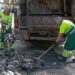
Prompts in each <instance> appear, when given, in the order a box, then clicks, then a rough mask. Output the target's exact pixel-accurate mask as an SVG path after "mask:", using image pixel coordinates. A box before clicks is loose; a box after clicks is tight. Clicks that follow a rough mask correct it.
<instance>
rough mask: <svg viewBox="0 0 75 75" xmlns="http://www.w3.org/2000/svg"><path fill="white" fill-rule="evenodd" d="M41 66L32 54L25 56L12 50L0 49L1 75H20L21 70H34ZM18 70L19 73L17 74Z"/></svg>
mask: <svg viewBox="0 0 75 75" xmlns="http://www.w3.org/2000/svg"><path fill="white" fill-rule="evenodd" d="M35 68H40V64H37V63H36V62H35V61H34V60H33V59H32V58H31V57H30V56H24V55H22V54H19V53H18V52H16V54H14V53H12V51H10V52H9V51H7V52H6V51H4V50H1V51H0V75H19V74H20V73H18V72H19V71H21V70H26V71H27V70H32V69H35ZM16 71H17V74H16Z"/></svg>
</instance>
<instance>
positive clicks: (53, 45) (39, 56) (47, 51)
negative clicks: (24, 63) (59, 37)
mask: <svg viewBox="0 0 75 75" xmlns="http://www.w3.org/2000/svg"><path fill="white" fill-rule="evenodd" d="M54 46H55V44H54V45H52V46H51V47H49V48H48V49H47V50H46V51H45V52H44V53H43V54H42V55H40V56H39V57H38V58H37V59H40V58H41V57H42V56H43V55H45V54H46V53H47V52H48V51H50V50H51V49H52V48H53V47H54Z"/></svg>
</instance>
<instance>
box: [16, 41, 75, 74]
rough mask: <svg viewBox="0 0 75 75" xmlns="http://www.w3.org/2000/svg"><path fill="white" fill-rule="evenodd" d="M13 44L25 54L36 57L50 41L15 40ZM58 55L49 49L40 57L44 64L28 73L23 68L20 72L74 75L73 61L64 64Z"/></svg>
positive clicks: (74, 66)
mask: <svg viewBox="0 0 75 75" xmlns="http://www.w3.org/2000/svg"><path fill="white" fill-rule="evenodd" d="M15 46H16V50H17V51H19V53H21V54H23V55H25V56H30V57H38V56H39V55H40V54H42V53H43V52H44V51H45V50H46V49H47V48H48V47H49V46H50V42H48V41H47V42H45V41H23V40H16V42H15ZM58 57H59V56H58V55H57V54H56V53H55V52H54V51H50V52H48V53H47V54H46V55H44V56H43V57H42V58H41V59H42V60H44V65H43V66H42V67H41V68H37V69H34V70H30V71H29V73H27V71H25V70H21V74H22V75H75V63H68V64H65V63H64V62H63V61H60V60H59V59H58Z"/></svg>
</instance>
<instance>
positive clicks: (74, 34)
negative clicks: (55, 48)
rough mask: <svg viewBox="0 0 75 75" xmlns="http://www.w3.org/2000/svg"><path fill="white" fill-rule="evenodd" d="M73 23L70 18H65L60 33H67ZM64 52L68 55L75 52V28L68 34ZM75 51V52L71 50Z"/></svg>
mask: <svg viewBox="0 0 75 75" xmlns="http://www.w3.org/2000/svg"><path fill="white" fill-rule="evenodd" d="M73 25H74V24H73V23H72V22H71V21H69V20H63V21H62V24H61V26H60V31H59V33H63V34H64V33H66V32H67V31H68V30H70V29H71V28H72V27H73ZM64 49H65V50H64V52H63V56H65V57H68V56H70V54H75V51H74V50H75V29H73V30H72V31H71V32H70V33H69V35H67V39H66V42H65V45H64ZM71 51H73V52H71Z"/></svg>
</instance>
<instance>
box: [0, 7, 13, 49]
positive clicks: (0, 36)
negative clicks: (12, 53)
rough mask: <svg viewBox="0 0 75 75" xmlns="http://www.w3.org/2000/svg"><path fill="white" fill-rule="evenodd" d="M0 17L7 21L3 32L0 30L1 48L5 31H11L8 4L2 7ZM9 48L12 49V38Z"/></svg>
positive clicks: (1, 47) (0, 47)
mask: <svg viewBox="0 0 75 75" xmlns="http://www.w3.org/2000/svg"><path fill="white" fill-rule="evenodd" d="M0 19H2V20H4V21H6V22H7V25H6V27H5V33H3V32H2V31H1V30H0V49H3V48H4V35H5V34H7V33H12V28H11V21H12V16H11V14H10V9H9V7H8V6H6V7H4V11H0ZM10 48H11V49H12V50H14V40H13V41H12V45H11V47H10Z"/></svg>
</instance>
